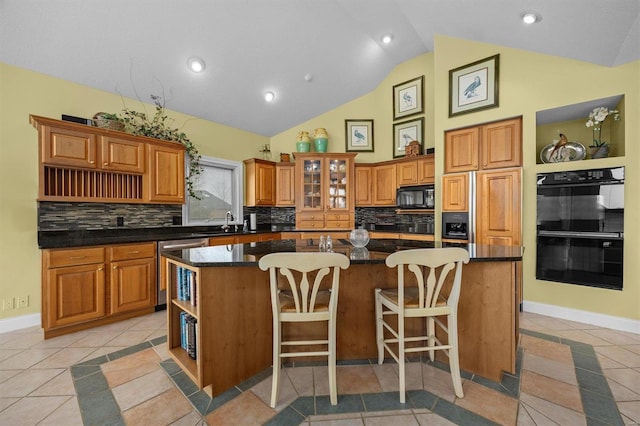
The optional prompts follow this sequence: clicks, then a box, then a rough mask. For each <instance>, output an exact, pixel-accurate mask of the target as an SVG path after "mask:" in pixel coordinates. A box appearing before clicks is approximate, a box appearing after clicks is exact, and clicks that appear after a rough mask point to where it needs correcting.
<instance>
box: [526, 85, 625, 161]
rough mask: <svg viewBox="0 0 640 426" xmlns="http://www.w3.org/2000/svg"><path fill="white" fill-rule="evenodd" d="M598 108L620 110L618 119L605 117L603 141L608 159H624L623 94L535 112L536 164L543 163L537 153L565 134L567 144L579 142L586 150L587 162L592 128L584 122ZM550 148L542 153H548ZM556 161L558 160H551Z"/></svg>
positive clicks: (591, 142)
mask: <svg viewBox="0 0 640 426" xmlns="http://www.w3.org/2000/svg"><path fill="white" fill-rule="evenodd" d="M597 107H607V108H608V109H610V110H618V111H619V117H620V118H619V120H614V119H613V117H612V116H609V117H607V119H606V120H605V122H604V126H603V127H602V139H603V140H605V141H607V142H608V143H609V157H623V156H624V146H625V132H624V123H625V110H624V95H616V96H610V97H608V98H602V99H595V100H592V101H588V102H582V103H578V104H572V105H565V106H561V107H557V108H552V109H547V110H544V111H538V112H536V155H537V158H536V163H537V164H541V163H543V161H542V159H541V157H540V154H541V152H542V151H543V150H545V148H547V147H548V146H549V144H553V143H555V141H557V140H559V139H560V136H559V135H560V133H562V134H564V135H565V136H566V137H567V139H568V140H569V142H576V143H580V144H582V145H583V146H584V147H585V151H586V157H585V160H590V159H591V155H590V153H589V146H590V145H593V132H592V129H593V128H592V127H587V126H586V123H587V120H588V118H589V114H590V113H591V111H593V109H594V108H597ZM549 149H550V148H547V150H545V151H546V152H547V153H548V152H549ZM552 162H559V161H552Z"/></svg>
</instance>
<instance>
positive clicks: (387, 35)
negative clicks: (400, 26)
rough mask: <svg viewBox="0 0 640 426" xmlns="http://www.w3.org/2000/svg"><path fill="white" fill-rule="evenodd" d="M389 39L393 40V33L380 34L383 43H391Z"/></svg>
mask: <svg viewBox="0 0 640 426" xmlns="http://www.w3.org/2000/svg"><path fill="white" fill-rule="evenodd" d="M391 40H393V35H391V34H385V35H383V36H382V42H383V43H384V44H389V43H391Z"/></svg>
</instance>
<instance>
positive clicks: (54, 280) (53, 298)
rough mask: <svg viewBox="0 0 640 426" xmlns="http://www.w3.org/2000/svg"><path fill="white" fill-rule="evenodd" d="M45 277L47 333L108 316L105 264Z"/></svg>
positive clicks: (57, 270) (54, 271)
mask: <svg viewBox="0 0 640 426" xmlns="http://www.w3.org/2000/svg"><path fill="white" fill-rule="evenodd" d="M46 274H47V282H46V283H45V295H44V300H43V309H44V312H43V315H44V317H45V321H46V322H47V324H45V327H44V328H45V330H46V329H50V328H55V327H59V326H64V325H71V324H77V323H81V322H84V321H88V320H92V319H96V318H101V317H103V316H104V315H105V271H104V263H98V264H94V265H81V266H68V267H64V268H55V269H49V270H47V271H46Z"/></svg>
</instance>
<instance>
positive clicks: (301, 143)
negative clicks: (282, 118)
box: [296, 131, 311, 152]
mask: <svg viewBox="0 0 640 426" xmlns="http://www.w3.org/2000/svg"><path fill="white" fill-rule="evenodd" d="M296 150H297V151H298V152H309V151H311V138H310V137H309V132H305V131H301V132H298V138H297V142H296Z"/></svg>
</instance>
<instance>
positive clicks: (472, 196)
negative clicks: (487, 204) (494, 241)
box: [469, 171, 476, 243]
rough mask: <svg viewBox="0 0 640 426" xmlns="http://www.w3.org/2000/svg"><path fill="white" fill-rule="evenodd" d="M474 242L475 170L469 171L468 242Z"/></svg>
mask: <svg viewBox="0 0 640 426" xmlns="http://www.w3.org/2000/svg"><path fill="white" fill-rule="evenodd" d="M475 242H476V172H474V171H473V172H469V243H475Z"/></svg>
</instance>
